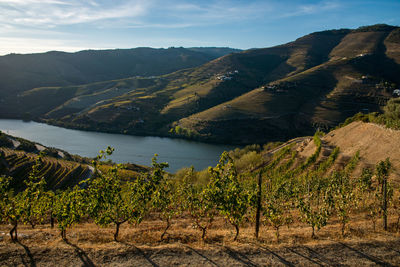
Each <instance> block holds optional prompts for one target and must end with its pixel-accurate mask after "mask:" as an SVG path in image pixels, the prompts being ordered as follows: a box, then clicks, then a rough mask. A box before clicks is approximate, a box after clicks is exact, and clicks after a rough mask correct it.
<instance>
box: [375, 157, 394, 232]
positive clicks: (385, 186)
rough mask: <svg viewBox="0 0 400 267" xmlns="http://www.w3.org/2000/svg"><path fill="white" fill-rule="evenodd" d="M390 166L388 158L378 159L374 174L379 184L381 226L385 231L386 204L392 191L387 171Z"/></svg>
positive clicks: (391, 195)
mask: <svg viewBox="0 0 400 267" xmlns="http://www.w3.org/2000/svg"><path fill="white" fill-rule="evenodd" d="M391 167H392V164H391V163H390V160H389V158H386V160H385V161H380V162H379V163H378V164H377V166H376V175H377V178H378V182H379V184H380V185H381V192H380V199H381V210H382V218H383V228H384V230H385V231H387V214H388V204H389V201H390V200H391V198H392V197H393V191H392V190H391V188H390V185H389V183H388V178H389V172H390V169H391Z"/></svg>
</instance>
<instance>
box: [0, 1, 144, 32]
mask: <svg viewBox="0 0 400 267" xmlns="http://www.w3.org/2000/svg"><path fill="white" fill-rule="evenodd" d="M148 3H149V1H145V0H136V1H133V0H132V1H124V2H121V3H117V4H113V5H112V6H110V5H107V4H104V3H103V4H99V3H98V2H96V1H84V0H71V1H68V2H67V1H60V0H12V1H11V0H0V9H1V11H0V23H3V24H5V23H7V24H11V25H17V26H29V27H37V28H51V27H56V26H59V25H71V24H82V23H90V22H95V21H101V20H108V19H120V18H127V17H130V18H135V17H141V16H144V15H145V14H146V12H147V9H148V6H149V4H148Z"/></svg>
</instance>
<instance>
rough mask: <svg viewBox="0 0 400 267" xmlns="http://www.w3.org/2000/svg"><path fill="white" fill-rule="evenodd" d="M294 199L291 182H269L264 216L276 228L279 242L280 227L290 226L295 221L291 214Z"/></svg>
mask: <svg viewBox="0 0 400 267" xmlns="http://www.w3.org/2000/svg"><path fill="white" fill-rule="evenodd" d="M292 198H293V191H292V184H291V181H280V180H278V179H271V180H270V181H268V183H267V189H266V194H265V200H264V216H265V217H266V219H267V221H268V222H269V223H270V224H271V225H272V226H273V227H274V228H275V234H276V239H277V241H278V242H279V229H280V227H281V226H283V225H289V224H290V223H291V222H292V221H293V218H292V215H291V213H290V208H291V206H292V203H291V202H292Z"/></svg>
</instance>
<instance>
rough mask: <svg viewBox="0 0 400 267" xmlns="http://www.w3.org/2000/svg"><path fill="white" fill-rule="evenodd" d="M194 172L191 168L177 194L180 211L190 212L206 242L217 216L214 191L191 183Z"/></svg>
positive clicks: (179, 185) (180, 184)
mask: <svg viewBox="0 0 400 267" xmlns="http://www.w3.org/2000/svg"><path fill="white" fill-rule="evenodd" d="M193 171H194V170H193V168H191V169H190V170H189V171H188V172H187V175H186V176H185V178H184V179H183V180H181V181H180V183H179V184H178V187H177V194H178V200H179V203H180V209H181V210H182V211H187V212H189V214H190V216H191V218H192V220H193V222H194V226H195V227H196V228H198V229H200V230H201V231H202V236H201V238H202V240H203V241H204V240H205V238H206V235H207V230H208V229H209V228H210V226H211V224H212V223H213V221H214V217H215V216H216V215H217V210H216V203H215V202H214V201H213V198H212V194H211V193H212V191H210V190H208V188H205V187H204V186H203V185H201V184H195V183H191V182H190V180H192V178H191V177H192V176H193Z"/></svg>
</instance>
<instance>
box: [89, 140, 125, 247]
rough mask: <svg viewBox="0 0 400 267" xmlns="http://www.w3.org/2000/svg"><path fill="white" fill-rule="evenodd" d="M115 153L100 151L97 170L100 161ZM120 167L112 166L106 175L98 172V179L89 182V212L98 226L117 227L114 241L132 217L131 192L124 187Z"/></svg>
mask: <svg viewBox="0 0 400 267" xmlns="http://www.w3.org/2000/svg"><path fill="white" fill-rule="evenodd" d="M113 151H114V149H113V148H111V147H108V148H107V149H106V151H100V155H99V156H98V157H97V158H96V163H95V164H94V166H95V167H96V169H97V165H98V161H100V160H101V159H106V157H107V156H110V155H111V154H112V152H113ZM119 168H120V165H115V166H112V167H111V168H110V169H109V170H108V172H107V173H106V174H103V173H99V172H97V175H96V177H94V178H93V179H91V180H89V182H88V183H89V187H88V189H87V192H88V202H89V205H88V211H89V214H90V216H91V217H92V218H93V219H94V222H95V223H96V224H97V225H100V226H102V227H106V226H108V225H110V224H111V223H113V224H114V225H115V228H116V229H115V233H114V241H117V240H118V234H119V229H120V226H121V225H122V224H123V223H125V222H127V221H128V220H129V219H130V217H131V215H132V212H133V211H132V208H131V205H130V204H131V203H130V197H129V192H127V190H126V186H123V184H122V182H121V179H120V177H119V176H118V170H119Z"/></svg>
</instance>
